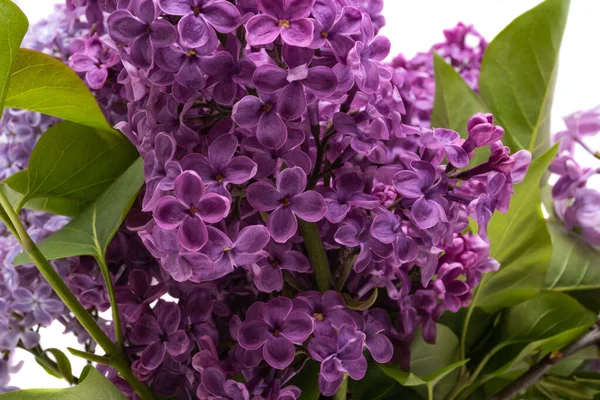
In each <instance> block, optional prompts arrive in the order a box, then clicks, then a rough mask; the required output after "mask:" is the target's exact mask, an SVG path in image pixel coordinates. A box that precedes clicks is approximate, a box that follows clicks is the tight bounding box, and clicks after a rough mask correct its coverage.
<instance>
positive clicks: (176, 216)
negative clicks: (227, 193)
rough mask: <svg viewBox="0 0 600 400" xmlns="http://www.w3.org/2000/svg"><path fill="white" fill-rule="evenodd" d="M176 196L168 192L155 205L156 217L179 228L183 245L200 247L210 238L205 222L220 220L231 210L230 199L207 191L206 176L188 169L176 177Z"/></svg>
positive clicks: (160, 222) (161, 223) (163, 224)
mask: <svg viewBox="0 0 600 400" xmlns="http://www.w3.org/2000/svg"><path fill="white" fill-rule="evenodd" d="M174 188H175V196H176V197H174V196H165V197H163V198H162V199H160V200H159V202H158V203H157V204H156V207H155V208H154V219H155V220H156V223H157V224H158V226H160V227H161V228H163V229H167V230H173V229H177V237H178V239H179V242H180V243H181V246H182V247H183V248H184V249H186V250H190V251H197V250H199V249H201V248H202V246H204V244H205V243H206V241H207V240H208V233H207V231H206V225H205V224H204V222H208V223H216V222H219V221H220V220H222V219H223V218H224V217H225V216H226V215H227V214H228V213H229V206H230V201H229V199H227V198H226V197H223V196H220V195H218V194H216V193H206V194H205V193H204V191H205V187H204V182H203V181H202V178H200V176H198V174H197V173H195V172H193V171H185V172H184V173H182V174H181V175H179V176H178V177H177V179H175V184H174Z"/></svg>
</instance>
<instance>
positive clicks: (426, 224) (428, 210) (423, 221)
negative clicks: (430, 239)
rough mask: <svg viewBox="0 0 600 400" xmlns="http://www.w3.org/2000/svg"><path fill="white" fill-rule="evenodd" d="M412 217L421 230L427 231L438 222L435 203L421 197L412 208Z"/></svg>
mask: <svg viewBox="0 0 600 400" xmlns="http://www.w3.org/2000/svg"><path fill="white" fill-rule="evenodd" d="M411 211H412V217H413V219H414V221H415V223H416V224H417V226H418V227H419V228H421V229H428V228H431V227H432V226H434V225H435V224H437V223H438V222H439V221H440V212H439V209H438V206H437V204H436V202H435V201H433V200H427V199H426V198H425V197H421V198H420V199H419V200H417V201H416V202H415V204H413V206H412V209H411Z"/></svg>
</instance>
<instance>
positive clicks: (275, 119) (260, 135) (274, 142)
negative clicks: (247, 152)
mask: <svg viewBox="0 0 600 400" xmlns="http://www.w3.org/2000/svg"><path fill="white" fill-rule="evenodd" d="M287 133H288V132H287V127H286V126H285V123H284V122H283V120H282V119H281V117H280V116H279V114H277V113H276V112H274V111H273V110H271V111H269V112H266V113H264V114H263V116H262V118H260V121H259V123H258V128H257V130H256V138H257V139H258V141H259V143H260V144H262V145H263V146H265V147H266V148H268V149H274V150H277V149H280V148H281V147H283V145H284V144H285V141H286V140H287Z"/></svg>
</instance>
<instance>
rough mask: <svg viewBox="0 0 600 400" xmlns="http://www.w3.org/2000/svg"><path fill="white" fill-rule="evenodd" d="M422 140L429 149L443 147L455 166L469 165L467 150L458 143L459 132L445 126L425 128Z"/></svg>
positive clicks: (463, 166)
mask: <svg viewBox="0 0 600 400" xmlns="http://www.w3.org/2000/svg"><path fill="white" fill-rule="evenodd" d="M421 141H422V142H423V144H424V145H425V147H427V148H428V149H434V150H437V149H443V152H444V154H445V155H446V157H448V161H449V162H450V164H452V165H453V166H455V167H457V168H465V167H466V166H467V165H469V156H468V154H467V152H466V151H465V150H464V149H463V148H462V147H461V146H459V145H458V143H459V142H460V135H459V134H458V132H455V131H453V130H450V129H443V128H435V129H433V130H424V134H423V135H422V136H421Z"/></svg>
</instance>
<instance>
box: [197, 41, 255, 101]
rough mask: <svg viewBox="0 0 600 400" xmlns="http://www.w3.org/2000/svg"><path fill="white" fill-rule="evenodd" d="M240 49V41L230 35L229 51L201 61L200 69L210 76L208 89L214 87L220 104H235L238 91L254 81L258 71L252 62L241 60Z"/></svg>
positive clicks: (203, 58)
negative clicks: (254, 75)
mask: <svg viewBox="0 0 600 400" xmlns="http://www.w3.org/2000/svg"><path fill="white" fill-rule="evenodd" d="M240 47H241V43H240V41H239V40H238V39H237V38H236V37H235V36H233V35H229V36H228V37H227V47H226V50H227V51H220V52H218V53H216V54H215V55H213V56H209V57H202V58H201V59H200V68H201V69H202V71H204V73H205V74H207V75H208V82H207V87H213V97H214V99H215V100H216V101H217V102H218V103H219V104H225V105H231V104H233V100H234V98H235V97H236V95H237V94H238V91H239V90H240V89H241V88H243V87H244V86H245V85H247V84H248V83H249V82H250V81H251V80H252V75H253V74H254V71H255V70H256V65H255V64H254V62H253V61H252V60H250V59H248V58H242V59H240V57H239V54H240Z"/></svg>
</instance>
